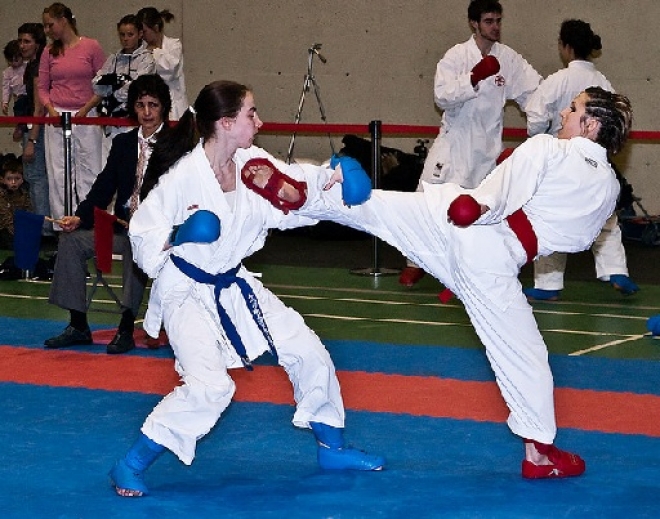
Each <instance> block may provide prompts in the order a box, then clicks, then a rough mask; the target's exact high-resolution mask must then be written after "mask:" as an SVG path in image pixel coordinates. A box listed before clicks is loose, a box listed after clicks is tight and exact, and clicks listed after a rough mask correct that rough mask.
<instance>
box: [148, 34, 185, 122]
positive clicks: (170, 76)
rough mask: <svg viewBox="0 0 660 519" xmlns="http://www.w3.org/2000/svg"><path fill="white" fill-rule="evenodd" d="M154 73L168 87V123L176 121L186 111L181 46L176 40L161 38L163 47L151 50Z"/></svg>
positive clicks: (166, 37) (179, 41)
mask: <svg viewBox="0 0 660 519" xmlns="http://www.w3.org/2000/svg"><path fill="white" fill-rule="evenodd" d="M152 53H153V56H154V61H155V62H156V73H157V74H159V75H160V77H162V78H163V80H165V83H167V86H168V87H170V95H171V96H172V109H171V110H170V117H169V119H170V121H178V120H179V119H180V118H181V116H182V115H183V112H185V111H186V110H187V109H188V106H189V104H188V96H187V95H186V79H185V76H184V74H183V46H182V45H181V40H179V39H178V38H170V37H169V36H163V46H162V48H160V49H153V51H152Z"/></svg>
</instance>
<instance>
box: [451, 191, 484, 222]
mask: <svg viewBox="0 0 660 519" xmlns="http://www.w3.org/2000/svg"><path fill="white" fill-rule="evenodd" d="M447 216H448V217H449V220H450V221H451V222H453V224H454V225H457V226H459V227H467V226H469V225H472V224H473V223H474V222H476V221H477V220H478V219H479V217H480V216H481V206H480V205H479V202H477V201H476V200H475V199H474V198H472V197H471V196H470V195H458V196H457V197H456V198H455V199H454V201H453V202H452V203H451V204H449V209H447Z"/></svg>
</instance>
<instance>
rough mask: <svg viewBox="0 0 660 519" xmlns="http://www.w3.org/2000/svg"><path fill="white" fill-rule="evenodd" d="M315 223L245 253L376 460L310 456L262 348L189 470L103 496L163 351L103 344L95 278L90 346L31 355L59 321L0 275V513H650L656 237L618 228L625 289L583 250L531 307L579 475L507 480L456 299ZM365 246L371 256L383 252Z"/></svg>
mask: <svg viewBox="0 0 660 519" xmlns="http://www.w3.org/2000/svg"><path fill="white" fill-rule="evenodd" d="M335 231H336V230H334V231H333V230H328V229H326V230H325V231H323V230H315V231H313V232H312V231H305V232H298V233H276V234H273V235H272V236H271V237H270V241H269V242H268V244H267V245H266V248H265V249H264V250H263V251H260V252H259V253H257V254H256V255H255V256H254V257H253V258H251V259H250V260H249V261H247V262H246V265H247V266H248V267H249V268H251V269H252V270H253V271H256V272H261V273H262V275H263V278H262V280H263V282H264V283H265V284H266V286H268V287H269V288H271V290H273V291H274V292H275V293H276V294H277V295H278V296H280V297H281V298H282V299H283V300H284V301H285V302H286V303H287V304H289V305H290V306H292V307H294V308H296V309H297V310H298V311H299V312H300V313H302V314H303V316H304V317H305V319H306V321H307V322H308V324H309V325H310V326H311V327H312V328H313V329H314V330H315V331H316V332H317V333H318V334H319V335H320V337H321V338H322V339H323V340H324V342H325V343H326V345H327V347H328V350H329V351H330V352H331V354H332V357H333V359H334V361H335V363H336V366H337V370H338V376H339V378H340V381H341V383H342V389H343V394H344V399H345V402H346V407H347V429H346V436H347V439H348V441H349V443H352V444H354V445H355V446H357V447H360V448H365V449H366V450H369V451H372V452H378V453H382V454H384V455H385V456H386V457H387V460H388V465H387V468H386V470H384V471H382V472H378V473H333V472H323V471H321V470H319V469H318V467H317V465H316V461H315V446H314V441H313V439H312V437H311V434H310V433H309V432H307V431H301V430H297V429H296V428H294V427H293V426H292V425H291V423H290V419H291V415H292V407H291V401H292V399H291V391H290V387H289V385H288V380H287V379H286V376H285V375H284V374H283V372H282V371H281V370H279V369H277V368H275V367H274V366H273V365H272V363H271V362H270V360H269V358H268V357H267V356H266V357H264V360H263V362H261V363H259V365H258V366H257V368H256V369H255V371H254V372H252V373H248V372H246V371H244V370H237V371H235V372H234V376H235V379H236V382H237V386H238V391H237V395H236V399H235V401H234V403H233V404H232V405H231V406H230V408H229V410H228V411H227V413H226V414H225V415H224V416H223V417H222V418H221V420H220V422H219V424H218V426H217V427H216V428H215V429H213V430H212V431H211V433H210V434H209V435H208V436H207V437H205V438H204V439H203V440H202V441H201V442H200V443H199V445H198V451H197V455H198V457H197V459H196V460H195V462H194V463H193V465H192V466H191V467H186V466H184V465H183V464H181V463H180V462H178V461H177V460H176V459H175V457H174V456H173V455H171V454H170V453H165V454H164V455H163V456H162V457H161V458H160V459H159V460H158V461H157V462H156V464H155V465H154V466H153V467H152V468H151V469H150V470H149V471H148V472H147V476H146V479H147V483H148V484H149V486H150V488H151V494H150V495H149V496H147V497H145V498H141V499H122V498H119V497H117V496H116V495H115V494H114V492H113V490H112V489H111V487H110V484H109V480H108V478H107V471H108V469H109V468H110V466H111V465H112V463H113V462H114V460H115V459H116V458H117V457H118V456H120V455H122V454H123V453H124V452H125V450H126V449H127V447H128V446H129V444H130V443H131V442H132V441H133V439H134V437H135V434H136V432H137V431H138V428H139V426H140V425H141V423H142V421H143V419H144V418H145V416H146V415H147V414H148V413H149V411H150V410H151V408H152V407H153V406H154V405H155V404H156V403H157V402H158V401H159V400H160V398H161V396H162V395H164V394H165V393H167V392H168V391H169V390H170V389H171V388H172V387H173V386H174V385H175V384H176V383H177V378H176V376H175V373H174V371H173V369H172V355H171V350H170V349H169V348H168V347H162V348H160V349H159V350H156V351H154V350H148V349H146V348H144V347H138V348H137V349H136V350H134V351H132V352H130V353H129V354H126V355H121V356H108V355H106V354H105V346H104V343H105V342H107V341H108V340H109V339H110V338H111V336H112V334H113V332H114V326H115V325H116V323H117V316H116V315H114V314H111V313H108V312H107V310H110V309H112V304H111V303H109V302H107V301H104V299H105V295H104V294H103V293H102V292H100V291H99V292H97V294H96V295H95V302H94V306H93V307H94V308H95V310H97V311H93V312H91V313H90V316H89V317H90V322H91V324H92V327H93V330H94V336H95V344H94V345H93V346H85V347H77V348H71V349H68V350H66V351H65V350H59V351H45V350H44V349H43V346H42V344H43V340H44V339H45V338H47V337H49V336H51V335H54V334H56V333H59V332H60V331H61V329H62V328H63V326H64V325H65V322H66V318H67V314H66V313H65V312H64V311H62V310H60V309H57V308H54V307H52V306H50V305H48V304H47V302H46V298H47V293H48V287H49V285H48V283H47V282H29V281H0V305H1V306H0V308H1V311H0V314H1V317H0V388H1V391H0V409H2V411H1V413H2V420H0V442H1V443H2V444H3V445H4V448H3V449H2V450H1V451H0V481H2V486H3V488H4V490H3V491H2V492H1V493H0V517H2V518H33V517H36V518H127V519H132V518H143V517H144V518H146V517H150V518H158V519H166V518H170V517H171V518H178V519H182V518H218V517H232V518H287V519H293V518H372V517H382V518H406V519H408V518H412V517H415V518H416V519H417V518H419V519H421V518H434V517H440V518H444V517H446V518H546V517H547V518H551V517H552V518H559V517H571V518H572V517H580V518H584V517H598V518H610V517H611V518H621V517H627V518H637V517H649V518H650V517H653V518H655V517H660V491H659V490H660V483H659V482H660V362H658V361H659V360H660V341H658V340H655V339H652V338H650V337H647V336H645V333H646V328H645V321H646V319H647V317H648V316H650V315H652V314H655V313H659V312H660V297H659V296H660V285H659V284H658V283H659V280H658V274H659V272H660V269H659V268H658V264H659V260H660V249H659V248H648V247H644V246H641V245H639V244H627V248H628V259H629V266H630V270H631V274H632V276H633V278H634V279H635V280H636V281H637V282H638V283H640V285H641V287H642V290H641V291H640V292H639V293H638V294H636V295H634V296H631V297H622V296H621V295H620V294H618V293H617V292H615V291H614V290H613V289H611V288H610V287H609V286H608V285H607V284H604V283H601V282H598V281H596V280H595V279H594V278H593V260H592V259H591V257H590V255H589V253H584V254H579V255H576V256H573V257H571V258H569V266H568V272H567V288H566V289H565V291H564V293H563V297H562V300H561V301H559V302H556V303H545V304H537V305H535V313H536V316H537V319H538V322H539V325H540V328H541V330H542V331H543V334H544V336H545V338H546V340H547V343H548V346H549V349H550V352H551V364H552V367H553V370H554V374H555V381H556V386H557V389H556V400H557V416H558V423H559V427H560V429H559V433H558V437H557V444H558V445H559V446H560V447H565V448H568V449H570V450H574V451H576V452H578V453H580V454H581V455H582V456H583V457H584V458H585V459H586V461H587V472H586V473H585V475H584V476H583V477H580V478H575V479H570V480H557V481H526V480H523V479H522V478H521V476H520V462H521V459H522V446H521V444H520V441H519V440H518V439H517V438H516V437H514V436H513V435H512V434H511V433H510V432H509V431H508V429H507V427H506V425H505V423H504V420H505V418H506V409H505V406H504V404H503V402H502V400H501V398H500V397H499V393H498V391H497V389H496V387H495V384H494V381H493V376H492V374H491V372H490V369H489V367H488V364H487V362H486V359H485V356H484V353H483V349H482V347H481V346H480V344H479V341H478V339H477V337H476V335H475V333H474V332H473V330H472V328H471V326H470V324H469V322H468V320H467V317H466V315H465V312H464V311H463V309H462V307H461V305H460V303H458V302H457V301H456V300H453V301H451V302H450V303H449V304H447V305H442V304H440V303H439V301H438V300H437V298H436V294H437V293H438V291H439V290H440V288H441V287H440V285H439V284H438V283H437V282H436V281H434V280H433V279H431V278H430V277H429V276H427V277H425V278H424V279H423V280H422V281H421V282H420V284H419V285H418V286H416V287H414V288H413V289H405V288H403V287H400V286H399V285H398V283H397V278H396V276H359V275H355V274H352V273H351V272H350V269H352V268H363V267H366V268H369V267H372V266H373V243H374V242H373V241H372V240H371V239H370V238H365V237H362V236H359V235H353V234H348V235H347V234H345V233H336V232H335ZM378 250H379V258H380V264H379V266H380V267H382V268H387V267H401V266H402V264H403V260H402V259H401V257H400V256H399V255H398V254H397V253H396V252H395V251H393V250H391V249H390V248H388V247H387V246H384V245H381V246H379V249H378ZM530 273H531V271H530V270H529V269H526V270H524V271H523V274H522V278H523V281H525V283H526V284H528V282H529V280H530V278H531V277H530ZM109 279H110V281H111V282H112V283H113V284H116V283H118V272H113V274H112V275H111V276H109ZM98 310H106V311H98Z"/></svg>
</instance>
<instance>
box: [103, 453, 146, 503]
mask: <svg viewBox="0 0 660 519" xmlns="http://www.w3.org/2000/svg"><path fill="white" fill-rule="evenodd" d="M110 479H111V480H112V484H113V485H114V487H115V488H116V489H117V490H130V491H132V492H134V493H139V494H135V497H139V496H146V495H147V494H148V493H149V489H148V488H147V485H145V483H144V479H142V472H140V471H136V470H134V469H132V468H130V467H129V466H128V465H127V464H126V461H125V460H123V459H121V460H118V461H117V463H115V466H114V467H112V470H110Z"/></svg>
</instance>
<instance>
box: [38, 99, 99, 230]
mask: <svg viewBox="0 0 660 519" xmlns="http://www.w3.org/2000/svg"><path fill="white" fill-rule="evenodd" d="M55 109H56V110H57V111H58V112H60V113H62V112H67V111H71V112H73V113H75V110H69V109H63V108H55ZM72 116H73V114H72ZM94 116H96V109H92V110H90V111H89V114H88V117H94ZM102 135H103V134H102V131H101V128H100V127H99V126H96V125H81V124H74V125H72V128H71V162H72V165H71V188H72V190H71V192H72V202H73V203H72V207H71V214H73V213H74V212H75V210H76V208H77V207H78V203H79V202H80V201H82V200H84V199H85V197H86V196H87V193H89V190H90V189H91V188H92V184H93V183H94V180H96V177H97V175H98V174H99V173H100V172H101V169H103V168H102V164H101V158H102V143H101V139H102ZM44 137H45V145H46V169H47V171H48V193H49V200H50V212H51V216H53V217H54V218H61V217H62V216H70V215H65V214H64V207H65V199H64V172H65V166H66V165H65V160H64V135H63V129H62V127H61V126H53V125H50V124H48V125H46V126H45V131H44ZM53 227H54V228H55V230H60V229H59V226H58V225H57V224H55V225H54V226H53Z"/></svg>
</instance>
